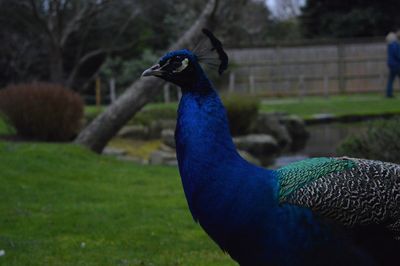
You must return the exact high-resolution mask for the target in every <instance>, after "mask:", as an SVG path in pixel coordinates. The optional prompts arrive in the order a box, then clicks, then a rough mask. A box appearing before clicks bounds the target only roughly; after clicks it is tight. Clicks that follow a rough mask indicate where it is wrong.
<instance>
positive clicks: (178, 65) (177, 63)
mask: <svg viewBox="0 0 400 266" xmlns="http://www.w3.org/2000/svg"><path fill="white" fill-rule="evenodd" d="M171 64H172V66H173V67H174V68H177V67H180V66H181V65H182V63H181V62H180V61H174V62H171Z"/></svg>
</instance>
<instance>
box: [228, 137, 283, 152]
mask: <svg viewBox="0 0 400 266" xmlns="http://www.w3.org/2000/svg"><path fill="white" fill-rule="evenodd" d="M234 142H235V145H236V147H237V149H239V150H244V151H247V152H249V153H250V154H251V155H253V156H256V157H257V158H260V157H265V156H268V157H269V155H270V154H275V153H277V152H278V151H279V145H278V142H277V141H276V140H275V138H273V137H272V136H271V135H266V134H251V135H246V136H243V137H237V138H234Z"/></svg>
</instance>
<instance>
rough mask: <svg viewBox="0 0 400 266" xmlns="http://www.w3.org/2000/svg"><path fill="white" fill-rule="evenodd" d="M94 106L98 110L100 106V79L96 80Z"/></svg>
mask: <svg viewBox="0 0 400 266" xmlns="http://www.w3.org/2000/svg"><path fill="white" fill-rule="evenodd" d="M95 89H96V106H97V108H98V109H100V105H101V90H100V89H101V84H100V77H97V78H96V88H95Z"/></svg>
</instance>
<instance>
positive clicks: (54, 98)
mask: <svg viewBox="0 0 400 266" xmlns="http://www.w3.org/2000/svg"><path fill="white" fill-rule="evenodd" d="M83 108H84V104H83V101H82V99H81V98H80V96H79V95H78V94H77V93H74V92H73V91H71V90H69V89H66V88H64V87H62V86H61V85H56V84H50V83H32V84H19V85H11V86H8V87H7V88H5V89H3V90H0V111H1V112H2V113H3V114H4V115H5V116H6V118H7V119H8V122H9V123H10V124H11V125H13V126H14V127H15V129H16V130H17V133H18V134H19V135H20V136H22V137H25V138H30V139H36V140H45V141H67V140H71V138H73V137H74V136H76V134H77V133H78V131H79V130H80V128H81V125H82V118H83Z"/></svg>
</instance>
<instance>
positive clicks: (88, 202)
mask: <svg viewBox="0 0 400 266" xmlns="http://www.w3.org/2000/svg"><path fill="white" fill-rule="evenodd" d="M0 172H1V174H0V182H1V193H0V213H1V215H0V250H4V251H5V253H6V254H5V255H4V256H2V257H0V265H200V266H201V265H204V266H206V265H235V264H234V263H233V262H232V261H231V259H230V258H228V256H227V255H225V254H224V253H222V252H221V251H220V250H219V248H218V247H217V246H216V245H215V244H214V243H213V242H212V241H211V240H210V239H209V238H208V237H207V236H206V234H205V233H204V232H203V231H202V230H201V228H200V227H199V226H198V225H197V224H195V223H194V222H193V220H192V218H191V216H190V213H189V211H188V208H187V205H186V202H185V199H184V194H183V190H182V188H181V181H180V179H179V176H178V172H177V170H176V168H170V167H155V166H151V167H150V166H140V165H135V164H132V163H128V162H122V161H117V160H116V159H113V158H109V157H105V156H99V155H96V154H93V153H91V152H89V151H86V150H84V149H82V148H80V147H78V146H74V145H71V144H46V143H11V142H0ZM83 243H84V244H83Z"/></svg>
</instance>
